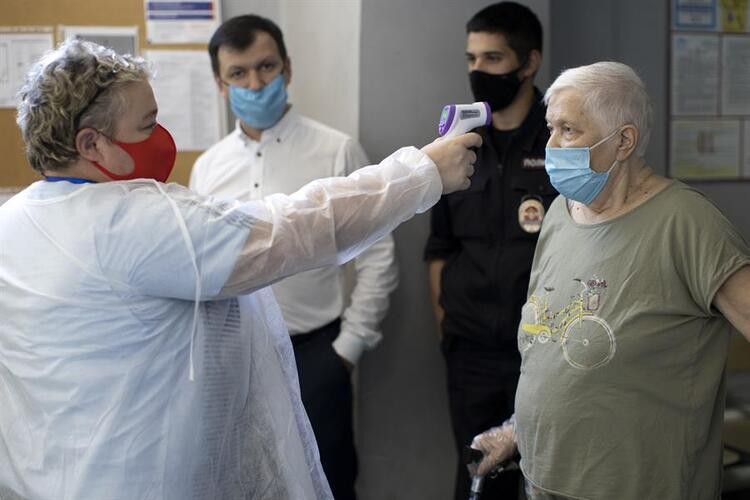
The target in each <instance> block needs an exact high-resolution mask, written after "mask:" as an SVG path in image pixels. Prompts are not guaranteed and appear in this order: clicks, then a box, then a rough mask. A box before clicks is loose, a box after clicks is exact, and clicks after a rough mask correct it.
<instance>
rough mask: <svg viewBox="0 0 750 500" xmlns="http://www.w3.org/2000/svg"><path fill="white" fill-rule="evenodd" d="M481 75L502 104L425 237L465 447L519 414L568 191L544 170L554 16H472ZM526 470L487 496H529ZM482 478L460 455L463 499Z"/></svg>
mask: <svg viewBox="0 0 750 500" xmlns="http://www.w3.org/2000/svg"><path fill="white" fill-rule="evenodd" d="M466 31H467V39H466V59H467V63H468V69H469V80H470V83H471V89H472V92H473V93H474V97H475V99H476V100H477V101H487V102H488V103H489V104H490V107H491V109H492V127H488V128H487V129H485V130H484V131H483V135H484V143H483V145H482V147H481V148H480V149H479V151H478V154H477V162H476V165H475V168H476V173H475V174H474V176H473V177H472V179H471V187H470V188H469V189H468V190H467V191H464V192H461V193H454V194H451V195H447V196H444V197H443V198H442V199H441V200H440V202H438V204H437V205H436V206H435V207H434V208H433V209H432V220H431V230H430V236H429V239H428V241H427V245H426V248H425V259H426V260H427V261H428V262H429V274H430V286H431V291H432V299H433V306H434V309H435V314H436V317H437V320H438V324H439V325H440V330H441V335H442V349H443V353H444V355H445V360H446V365H447V377H448V398H449V402H450V412H451V420H452V425H453V433H454V436H455V442H456V446H457V448H458V451H459V457H461V451H462V449H463V447H464V446H466V445H468V444H469V443H471V440H472V438H473V437H474V436H475V435H476V434H478V433H480V432H482V431H483V430H485V429H486V428H488V427H490V426H493V425H499V424H500V423H502V422H503V421H504V420H505V419H507V418H508V417H509V416H510V415H512V413H513V402H514V398H515V391H516V385H517V382H518V376H519V367H520V355H519V353H518V348H517V343H516V332H517V328H518V322H519V319H520V316H521V307H522V306H523V304H524V302H525V301H526V291H527V286H528V281H529V272H530V269H531V261H532V258H533V256H534V246H535V244H536V241H537V235H538V233H539V230H540V228H541V224H542V221H543V219H544V214H545V211H546V209H547V208H548V207H549V205H550V203H551V202H552V200H553V199H554V197H555V196H556V194H557V193H556V192H555V190H554V188H552V186H551V185H550V183H549V179H548V177H547V174H546V172H545V170H544V148H545V144H546V143H547V139H548V138H549V133H548V131H547V127H546V123H545V118H544V116H545V108H544V105H543V104H542V102H541V98H542V96H541V94H540V92H539V90H538V89H537V88H536V87H534V82H533V80H534V75H535V74H536V72H537V70H538V69H539V66H540V64H541V59H542V27H541V24H540V22H539V19H538V18H537V17H536V16H535V15H534V13H533V12H531V11H530V10H529V9H528V8H527V7H525V6H523V5H519V4H517V3H514V2H500V3H497V4H493V5H490V6H489V7H486V8H484V9H483V10H481V11H480V12H478V13H477V14H476V15H475V16H474V17H472V18H471V20H469V22H468V23H467V25H466ZM519 479H520V475H519V474H518V473H508V472H504V473H503V474H501V475H499V476H498V477H497V478H495V479H490V478H488V479H486V480H485V485H484V493H483V497H485V498H493V499H495V498H517V495H518V488H519ZM469 486H470V478H469V476H468V471H467V470H466V466H465V465H464V464H463V463H462V461H461V459H460V458H459V464H458V469H457V478H456V486H455V495H456V496H455V497H456V499H465V498H467V497H468V491H469Z"/></svg>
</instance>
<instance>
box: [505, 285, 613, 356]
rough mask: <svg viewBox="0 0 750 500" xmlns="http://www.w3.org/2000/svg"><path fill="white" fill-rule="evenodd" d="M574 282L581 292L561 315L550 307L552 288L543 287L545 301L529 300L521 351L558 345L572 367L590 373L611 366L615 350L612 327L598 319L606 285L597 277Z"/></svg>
mask: <svg viewBox="0 0 750 500" xmlns="http://www.w3.org/2000/svg"><path fill="white" fill-rule="evenodd" d="M575 281H577V282H578V283H580V284H581V286H582V287H583V288H582V290H581V291H580V292H579V293H578V295H574V296H573V297H571V301H570V302H569V303H568V304H567V305H566V306H565V307H563V308H562V309H560V310H559V311H556V312H553V311H551V310H550V307H549V295H550V293H551V292H553V291H554V290H555V289H554V288H552V287H544V290H545V292H546V293H545V296H544V297H539V296H537V295H532V296H531V297H530V298H529V300H528V302H526V304H525V305H524V306H523V309H522V311H521V330H520V332H519V335H518V347H519V350H520V351H521V352H522V353H524V352H526V351H527V350H528V349H531V348H532V347H534V346H537V345H544V344H548V343H557V342H559V343H560V347H561V348H562V353H563V356H564V357H565V360H566V361H567V362H568V363H569V364H570V366H572V367H573V368H578V369H580V370H591V369H594V368H599V367H601V366H604V365H606V364H607V363H609V362H610V361H611V360H612V358H613V357H614V355H615V350H616V342H615V335H614V333H613V331H612V327H611V326H610V325H609V324H608V323H607V322H606V321H605V320H604V319H602V318H601V317H599V316H597V315H596V311H598V310H599V307H600V306H601V303H602V301H603V300H604V291H605V290H606V289H607V281H606V280H603V279H599V278H597V277H596V276H594V277H593V278H591V279H588V280H581V279H578V278H575Z"/></svg>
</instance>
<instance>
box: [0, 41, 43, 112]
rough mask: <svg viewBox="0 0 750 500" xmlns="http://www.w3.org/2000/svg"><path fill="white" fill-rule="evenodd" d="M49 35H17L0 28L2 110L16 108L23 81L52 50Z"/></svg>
mask: <svg viewBox="0 0 750 500" xmlns="http://www.w3.org/2000/svg"><path fill="white" fill-rule="evenodd" d="M49 31H50V32H49V33H15V32H10V31H6V30H5V29H4V28H0V108H15V107H16V105H17V104H18V99H17V96H16V94H17V93H18V91H19V90H20V89H21V86H22V85H23V79H24V77H25V76H26V73H27V72H28V70H29V69H30V68H31V65H32V64H33V63H35V62H36V61H37V59H39V58H40V57H41V56H42V55H43V54H44V53H45V52H47V51H49V50H52V29H51V28H50V30H49Z"/></svg>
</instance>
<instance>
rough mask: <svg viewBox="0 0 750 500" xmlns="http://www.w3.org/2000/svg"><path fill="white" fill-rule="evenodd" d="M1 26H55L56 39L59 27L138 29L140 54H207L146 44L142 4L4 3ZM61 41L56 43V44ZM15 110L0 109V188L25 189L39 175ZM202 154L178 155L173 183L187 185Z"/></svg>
mask: <svg viewBox="0 0 750 500" xmlns="http://www.w3.org/2000/svg"><path fill="white" fill-rule="evenodd" d="M0 10H2V17H0V26H52V27H53V28H54V34H55V37H57V30H58V27H59V25H61V24H65V25H76V26H92V25H94V26H134V25H135V26H138V40H139V43H140V48H141V51H143V50H148V49H152V48H153V49H176V50H179V49H192V50H196V49H197V50H205V49H206V46H205V45H196V44H186V45H163V44H149V43H147V42H146V30H145V20H144V12H143V0H98V1H96V2H91V1H90V0H2V7H1V8H0ZM60 41H61V40H58V39H56V43H57V42H60ZM15 116H16V110H15V109H7V108H0V158H2V166H1V167H0V187H3V186H26V185H28V184H30V183H32V182H34V181H36V180H39V178H40V177H39V175H38V174H37V173H36V172H34V171H33V170H32V169H31V167H30V166H29V164H28V162H27V161H26V157H25V156H24V153H23V140H22V139H21V132H20V131H19V130H18V126H17V125H16V122H15ZM199 154H200V152H181V153H178V154H177V162H176V164H175V169H174V171H173V173H172V176H171V177H170V181H175V182H179V183H182V184H187V181H188V179H189V177H190V169H191V168H192V165H193V163H194V162H195V160H196V158H197V157H198V155H199Z"/></svg>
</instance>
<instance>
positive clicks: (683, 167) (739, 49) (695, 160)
mask: <svg viewBox="0 0 750 500" xmlns="http://www.w3.org/2000/svg"><path fill="white" fill-rule="evenodd" d="M671 2H672V5H671V12H670V25H671V29H670V79H669V80H670V96H671V98H670V106H669V108H670V113H669V115H670V120H669V129H670V130H669V138H670V146H669V174H670V176H671V177H675V178H679V179H686V180H701V181H703V180H705V181H750V0H671Z"/></svg>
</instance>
